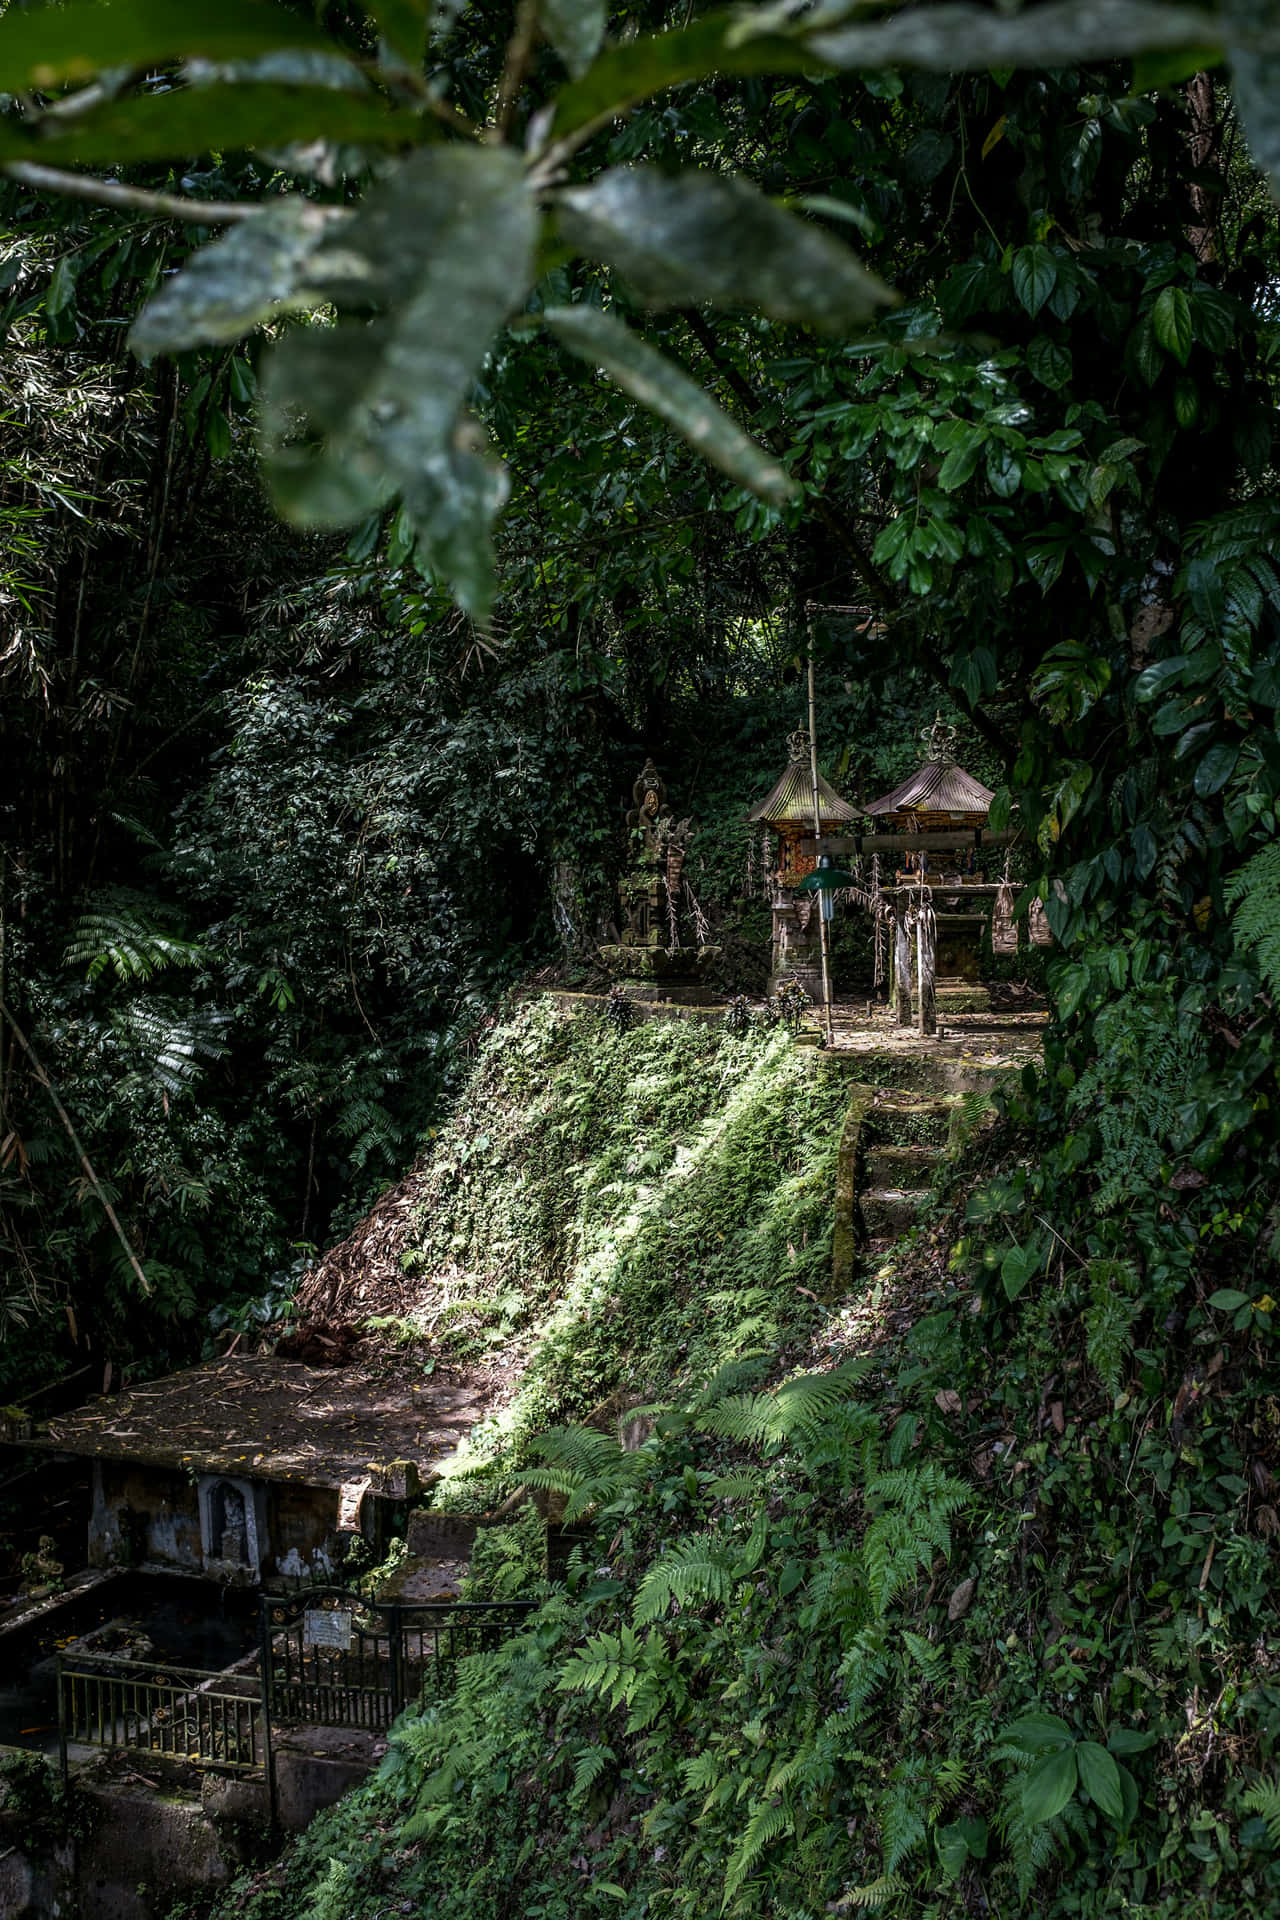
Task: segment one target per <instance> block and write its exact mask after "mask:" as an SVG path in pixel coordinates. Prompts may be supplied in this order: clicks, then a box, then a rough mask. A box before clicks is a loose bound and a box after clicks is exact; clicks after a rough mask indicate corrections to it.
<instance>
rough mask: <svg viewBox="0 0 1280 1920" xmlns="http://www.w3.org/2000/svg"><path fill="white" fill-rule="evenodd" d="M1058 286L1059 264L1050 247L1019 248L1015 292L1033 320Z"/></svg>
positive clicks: (1015, 262)
mask: <svg viewBox="0 0 1280 1920" xmlns="http://www.w3.org/2000/svg"><path fill="white" fill-rule="evenodd" d="M1057 284H1058V263H1057V261H1056V260H1055V259H1054V257H1053V255H1052V254H1051V253H1050V251H1049V249H1048V247H1045V246H1040V245H1036V246H1034V247H1019V248H1018V251H1017V252H1016V253H1015V254H1014V256H1013V290H1014V292H1015V293H1016V294H1017V296H1018V298H1019V300H1020V301H1021V302H1022V304H1023V306H1024V307H1025V308H1026V310H1027V312H1028V313H1029V314H1031V315H1032V317H1033V318H1034V316H1035V315H1036V314H1037V313H1039V311H1040V309H1041V307H1042V306H1043V305H1044V303H1045V301H1046V300H1047V299H1048V298H1049V295H1050V294H1051V293H1052V292H1053V290H1054V288H1055V287H1056V286H1057Z"/></svg>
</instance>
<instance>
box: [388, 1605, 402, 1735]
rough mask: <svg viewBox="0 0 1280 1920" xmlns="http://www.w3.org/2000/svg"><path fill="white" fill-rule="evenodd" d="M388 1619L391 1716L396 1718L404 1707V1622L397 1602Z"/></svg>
mask: <svg viewBox="0 0 1280 1920" xmlns="http://www.w3.org/2000/svg"><path fill="white" fill-rule="evenodd" d="M386 1620H387V1652H388V1654H389V1655H390V1660H389V1665H390V1668H391V1718H392V1719H393V1720H396V1719H398V1718H399V1716H400V1714H401V1712H402V1711H403V1708H404V1622H403V1620H402V1619H401V1617H400V1608H399V1606H398V1605H397V1604H396V1603H395V1602H393V1603H392V1605H391V1606H389V1607H388V1608H387V1609H386Z"/></svg>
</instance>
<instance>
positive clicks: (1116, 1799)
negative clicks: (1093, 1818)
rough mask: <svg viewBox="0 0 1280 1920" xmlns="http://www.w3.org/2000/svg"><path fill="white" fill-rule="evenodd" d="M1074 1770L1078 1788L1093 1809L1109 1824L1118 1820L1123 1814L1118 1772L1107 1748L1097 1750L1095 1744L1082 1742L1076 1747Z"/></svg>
mask: <svg viewBox="0 0 1280 1920" xmlns="http://www.w3.org/2000/svg"><path fill="white" fill-rule="evenodd" d="M1076 1767H1077V1770H1078V1772H1079V1775H1080V1785H1081V1786H1082V1787H1083V1788H1084V1790H1085V1792H1086V1793H1087V1794H1088V1796H1089V1798H1090V1799H1091V1800H1092V1802H1093V1804H1094V1806H1095V1807H1098V1808H1099V1809H1100V1810H1101V1811H1102V1812H1103V1813H1105V1814H1106V1816H1107V1818H1108V1820H1119V1819H1120V1817H1121V1815H1122V1814H1123V1813H1124V1796H1123V1794H1122V1793H1121V1791H1120V1769H1119V1767H1118V1766H1117V1765H1116V1763H1115V1761H1114V1760H1113V1759H1112V1758H1111V1755H1110V1754H1109V1753H1108V1752H1107V1750H1106V1748H1105V1747H1100V1746H1099V1745H1098V1743H1097V1741H1096V1740H1081V1741H1080V1743H1079V1745H1078V1746H1077V1747H1076Z"/></svg>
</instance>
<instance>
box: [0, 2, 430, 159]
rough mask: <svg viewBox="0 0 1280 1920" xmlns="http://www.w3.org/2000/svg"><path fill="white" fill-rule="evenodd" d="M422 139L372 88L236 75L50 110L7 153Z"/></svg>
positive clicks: (222, 149) (414, 121)
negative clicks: (71, 111) (60, 114)
mask: <svg viewBox="0 0 1280 1920" xmlns="http://www.w3.org/2000/svg"><path fill="white" fill-rule="evenodd" d="M3 32H4V28H3V26H0V34H3ZM354 71H355V70H354V69H352V72H353V73H354ZM421 137H422V122H421V121H420V119H419V118H418V116H417V115H416V114H414V113H406V112H395V111H392V110H391V109H389V108H388V107H387V106H386V105H385V104H384V103H383V101H382V100H380V99H379V98H378V96H377V94H375V93H372V92H369V93H366V94H358V93H354V92H348V91H345V90H344V89H342V88H339V87H326V86H290V85H287V84H269V83H264V84H258V83H254V82H252V81H245V80H233V81H222V82H215V83H214V84H213V85H210V86H204V87H174V88H172V89H171V90H170V91H169V92H167V93H162V92H157V93H150V94H130V95H129V96H127V97H126V98H125V99H122V100H108V101H106V102H104V103H103V104H102V105H101V106H98V107H93V108H90V109H89V110H88V111H87V112H84V113H77V114H75V115H73V116H72V117H71V118H70V119H68V120H66V121H65V122H60V121H58V120H57V119H55V118H54V116H52V115H49V116H46V117H45V119H44V120H43V121H42V122H41V123H40V128H39V138H38V139H37V140H30V139H27V140H24V142H23V143H22V145H21V146H20V147H17V146H15V145H14V144H13V142H12V140H10V141H9V142H8V143H7V144H6V146H5V153H6V155H8V154H9V153H11V152H12V153H14V154H21V155H22V156H23V157H26V158H29V159H37V160H42V161H44V162H46V163H47V164H49V165H53V166H66V165H68V164H69V163H72V162H74V163H78V164H82V165H87V166H125V165H128V164H130V163H132V162H135V161H139V160H167V159H170V158H178V157H183V156H187V155H191V154H196V153H233V152H236V151H238V150H239V149H240V148H250V147H278V146H282V145H287V144H288V143H289V142H290V141H295V140H296V141H301V142H304V143H306V142H310V141H315V140H339V141H343V142H345V143H347V144H349V145H359V146H400V147H407V146H411V145H416V143H417V142H418V141H419V140H420V139H421Z"/></svg>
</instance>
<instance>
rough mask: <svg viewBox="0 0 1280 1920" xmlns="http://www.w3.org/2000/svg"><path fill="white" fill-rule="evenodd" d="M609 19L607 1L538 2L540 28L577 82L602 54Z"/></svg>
mask: <svg viewBox="0 0 1280 1920" xmlns="http://www.w3.org/2000/svg"><path fill="white" fill-rule="evenodd" d="M606 18H607V8H606V6H605V0H538V25H539V26H540V27H541V28H542V31H543V32H544V33H545V34H546V36H547V39H548V40H549V41H550V42H551V44H552V46H553V47H554V48H555V50H556V52H557V53H558V54H559V55H560V58H561V59H562V60H563V61H564V63H565V65H566V67H568V69H569V71H570V73H571V74H572V75H573V77H574V79H575V80H576V79H579V78H580V77H581V76H582V75H583V74H584V73H585V72H586V71H587V68H588V67H589V66H590V65H591V62H592V61H593V60H594V59H595V57H596V55H597V53H599V51H600V42H601V41H602V40H603V39H604V29H605V22H606Z"/></svg>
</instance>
